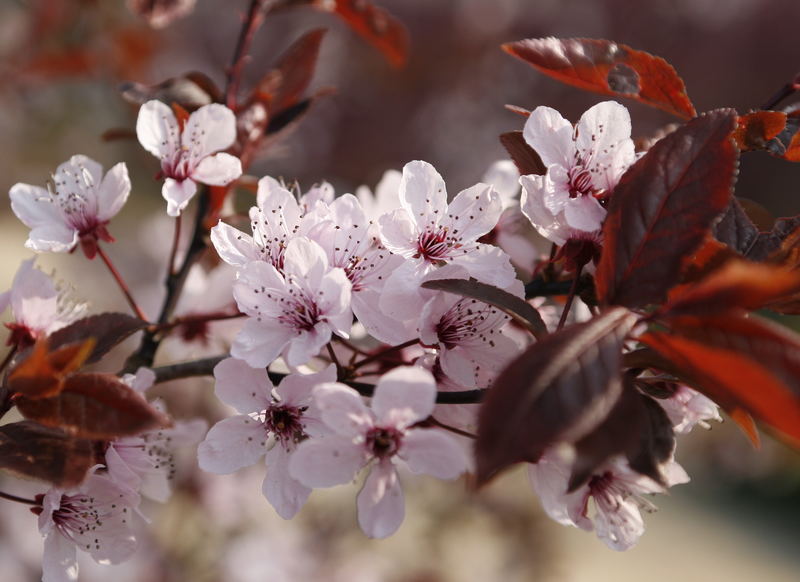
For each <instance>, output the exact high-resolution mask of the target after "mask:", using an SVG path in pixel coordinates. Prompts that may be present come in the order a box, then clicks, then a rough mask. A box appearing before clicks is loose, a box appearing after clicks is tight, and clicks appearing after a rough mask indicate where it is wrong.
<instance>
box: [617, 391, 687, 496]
mask: <svg viewBox="0 0 800 582" xmlns="http://www.w3.org/2000/svg"><path fill="white" fill-rule="evenodd" d="M638 398H639V402H640V405H641V410H642V412H643V422H642V426H641V430H640V432H639V434H638V439H637V441H636V443H635V444H633V445H632V446H629V447H628V448H627V449H626V451H625V452H626V455H627V457H628V464H629V465H630V468H631V469H633V470H634V471H636V472H637V473H641V474H642V475H645V476H647V477H650V478H651V479H652V480H653V481H655V482H657V483H661V484H662V485H664V486H666V480H665V479H664V475H663V473H662V472H661V466H662V465H663V464H664V463H666V462H667V461H669V460H670V458H672V455H673V453H674V452H675V431H674V430H673V428H672V422H671V421H670V419H669V416H668V415H667V413H666V412H665V411H664V409H663V408H662V407H661V405H660V404H659V403H658V402H656V401H655V400H653V399H652V398H649V397H648V396H644V395H643V394H639V395H638Z"/></svg>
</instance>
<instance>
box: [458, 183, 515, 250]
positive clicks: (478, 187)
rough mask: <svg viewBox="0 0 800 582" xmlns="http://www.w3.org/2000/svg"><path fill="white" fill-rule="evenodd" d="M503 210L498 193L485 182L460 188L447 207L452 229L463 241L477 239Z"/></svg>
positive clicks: (489, 227)
mask: <svg viewBox="0 0 800 582" xmlns="http://www.w3.org/2000/svg"><path fill="white" fill-rule="evenodd" d="M502 212H503V202H502V201H501V200H500V195H499V194H498V193H497V192H496V191H495V190H494V188H492V187H491V186H489V185H487V184H475V185H474V186H472V187H470V188H467V189H466V190H462V191H461V192H459V193H458V195H457V196H456V197H455V198H454V199H453V201H452V202H451V203H450V205H449V206H448V207H447V214H448V218H449V217H452V218H451V219H450V220H451V221H452V223H451V224H452V230H453V232H456V231H457V232H458V236H459V237H461V239H462V240H464V241H473V240H477V239H478V238H479V237H481V236H483V235H484V234H486V233H487V232H489V231H490V230H492V229H493V228H494V227H495V225H496V224H497V221H498V220H500V214H501V213H502Z"/></svg>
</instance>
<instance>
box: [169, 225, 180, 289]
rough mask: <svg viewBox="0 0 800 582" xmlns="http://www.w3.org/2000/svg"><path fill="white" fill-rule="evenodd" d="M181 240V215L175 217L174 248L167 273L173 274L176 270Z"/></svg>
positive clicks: (170, 253) (170, 254)
mask: <svg viewBox="0 0 800 582" xmlns="http://www.w3.org/2000/svg"><path fill="white" fill-rule="evenodd" d="M180 242H181V215H180V214H179V215H178V216H176V217H175V236H174V237H173V239H172V250H171V251H170V252H169V260H168V261H167V273H169V274H170V275H172V274H173V273H174V272H175V257H176V256H177V255H178V245H179V244H180Z"/></svg>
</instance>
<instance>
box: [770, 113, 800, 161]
mask: <svg viewBox="0 0 800 582" xmlns="http://www.w3.org/2000/svg"><path fill="white" fill-rule="evenodd" d="M766 149H767V151H768V152H769V153H771V154H772V155H773V156H776V157H779V158H783V159H784V160H789V161H790V162H800V117H797V116H796V115H790V116H789V117H788V118H787V119H786V126H785V127H784V128H783V131H781V132H780V133H779V134H778V135H777V136H775V138H774V139H772V140H771V141H770V142H769V143H768V144H767V148H766Z"/></svg>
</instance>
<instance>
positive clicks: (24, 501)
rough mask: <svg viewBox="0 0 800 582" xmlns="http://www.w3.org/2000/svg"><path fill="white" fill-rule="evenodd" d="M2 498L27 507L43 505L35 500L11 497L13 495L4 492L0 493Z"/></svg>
mask: <svg viewBox="0 0 800 582" xmlns="http://www.w3.org/2000/svg"><path fill="white" fill-rule="evenodd" d="M0 498H3V499H8V500H9V501H16V502H17V503H25V504H26V505H41V503H39V502H38V501H35V500H33V499H26V498H25V497H18V496H16V495H11V493H5V492H3V491H0Z"/></svg>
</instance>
